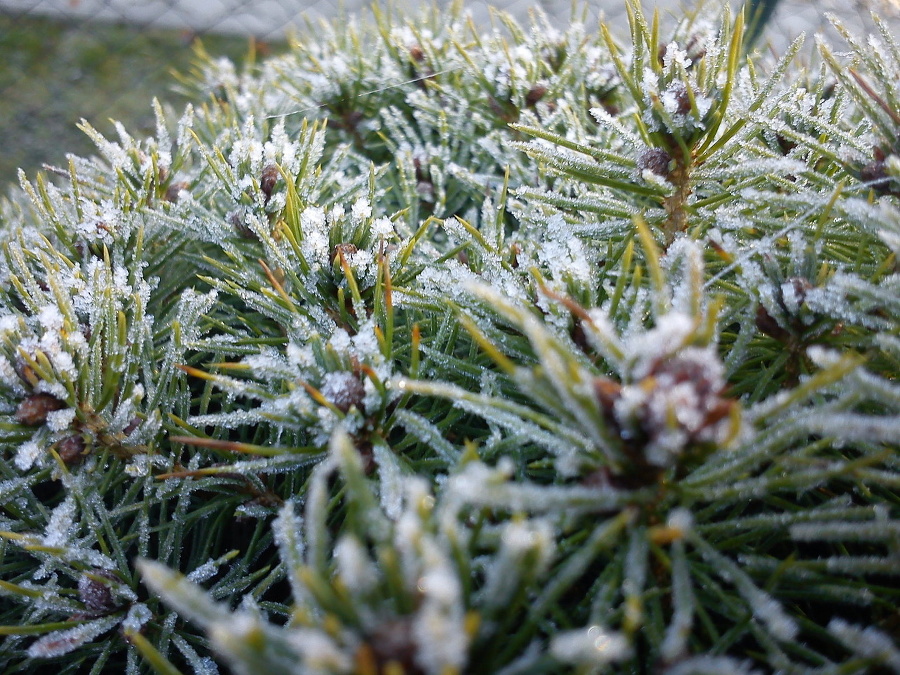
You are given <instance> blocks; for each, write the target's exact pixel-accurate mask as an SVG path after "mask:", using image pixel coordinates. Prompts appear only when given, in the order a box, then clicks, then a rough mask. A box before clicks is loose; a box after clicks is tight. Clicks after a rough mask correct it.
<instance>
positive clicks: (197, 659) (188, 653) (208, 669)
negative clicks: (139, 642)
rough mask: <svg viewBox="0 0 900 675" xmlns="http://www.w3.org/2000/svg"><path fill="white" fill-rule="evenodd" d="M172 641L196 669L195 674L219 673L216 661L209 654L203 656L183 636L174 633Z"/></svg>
mask: <svg viewBox="0 0 900 675" xmlns="http://www.w3.org/2000/svg"><path fill="white" fill-rule="evenodd" d="M173 615H174V613H173ZM172 642H173V643H174V644H175V646H176V647H177V648H178V651H180V652H181V653H182V654H183V655H184V658H185V660H186V661H187V662H188V664H189V665H190V666H191V668H192V669H193V670H194V675H219V667H218V666H217V665H216V662H215V661H213V660H212V658H211V657H209V656H204V657H201V656H200V655H199V654H198V653H197V652H196V651H195V650H194V648H193V647H191V645H190V644H188V642H187V640H185V639H184V638H183V637H181V636H180V635H173V636H172Z"/></svg>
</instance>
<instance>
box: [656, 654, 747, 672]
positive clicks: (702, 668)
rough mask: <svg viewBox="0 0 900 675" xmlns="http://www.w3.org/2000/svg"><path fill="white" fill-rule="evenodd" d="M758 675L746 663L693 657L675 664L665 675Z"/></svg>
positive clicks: (725, 658) (722, 657)
mask: <svg viewBox="0 0 900 675" xmlns="http://www.w3.org/2000/svg"><path fill="white" fill-rule="evenodd" d="M713 673H715V675H760V671H758V670H754V669H752V668H751V667H750V664H749V663H748V662H746V661H738V660H736V659H732V658H730V657H728V656H695V657H693V658H689V659H686V660H684V661H680V662H678V663H676V664H675V665H674V666H672V667H671V668H668V669H667V670H666V675H712V674H713Z"/></svg>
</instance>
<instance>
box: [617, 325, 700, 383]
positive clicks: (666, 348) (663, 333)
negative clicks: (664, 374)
mask: <svg viewBox="0 0 900 675" xmlns="http://www.w3.org/2000/svg"><path fill="white" fill-rule="evenodd" d="M694 330H695V321H694V319H693V318H692V317H690V316H688V315H687V314H683V313H681V312H670V313H669V314H666V315H664V316H661V317H660V318H659V319H658V320H657V322H656V327H655V328H653V329H652V330H650V331H647V332H646V333H644V334H642V335H635V336H632V337H630V339H629V340H627V341H626V344H627V346H628V351H629V354H630V355H631V360H632V363H633V365H632V367H631V375H632V378H633V379H641V378H644V377H646V376H647V375H648V371H649V370H650V368H651V367H652V366H653V365H654V364H655V363H656V362H658V361H659V360H660V359H662V358H664V357H666V356H668V355H670V354H674V353H675V352H677V351H678V350H679V349H681V348H682V347H684V346H685V344H687V342H688V341H689V340H690V338H691V337H692V335H693V333H694Z"/></svg>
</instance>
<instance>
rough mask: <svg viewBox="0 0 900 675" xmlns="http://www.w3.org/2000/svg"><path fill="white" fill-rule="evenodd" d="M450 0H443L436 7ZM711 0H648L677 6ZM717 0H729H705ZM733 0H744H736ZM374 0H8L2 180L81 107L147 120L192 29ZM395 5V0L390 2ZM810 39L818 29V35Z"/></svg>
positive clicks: (262, 24)
mask: <svg viewBox="0 0 900 675" xmlns="http://www.w3.org/2000/svg"><path fill="white" fill-rule="evenodd" d="M449 1H450V0H437V1H436V4H437V6H438V7H441V6H445V5H447V4H449ZM698 1H703V0H644V5H645V9H649V8H651V7H653V6H658V7H659V8H660V10H661V12H662V14H663V16H664V17H665V16H668V17H669V18H672V17H675V16H677V15H678V13H679V12H682V11H683V10H684V5H688V6H692V5H694V4H695V3H696V2H698ZM705 1H706V3H707V4H716V3H718V2H724V1H726V0H705ZM730 1H731V2H732V5H733V6H737V5H738V4H739V0H730ZM370 4H371V0H0V102H2V103H0V185H2V184H3V183H5V182H7V181H14V180H15V172H16V168H17V167H23V168H24V169H25V170H26V172H27V173H28V174H29V175H31V174H33V173H34V172H35V171H36V170H37V169H38V168H40V167H41V166H42V165H44V164H50V165H61V164H63V163H64V162H65V154H66V153H67V152H73V153H76V154H86V153H90V152H91V146H90V143H89V142H88V141H87V139H86V138H85V137H84V136H83V134H81V133H80V132H79V131H78V130H77V123H78V121H79V120H80V119H82V118H84V119H86V120H88V121H89V122H91V123H92V124H93V125H95V126H96V127H97V128H98V129H100V130H101V131H104V132H109V131H111V130H112V129H111V124H110V122H109V121H108V119H109V118H113V119H118V120H121V121H122V122H123V123H124V125H125V126H126V128H128V129H129V130H130V131H134V132H136V133H140V132H141V131H144V130H149V128H150V125H151V123H152V115H151V114H150V110H151V109H150V101H151V100H152V98H153V97H154V96H156V97H160V98H164V99H168V100H172V101H173V102H177V98H176V97H175V96H174V94H173V93H172V90H171V83H172V78H171V76H170V71H171V70H172V69H176V70H181V71H185V70H187V69H188V67H189V65H190V62H191V59H192V57H193V52H192V46H193V45H194V43H195V40H197V39H198V38H200V39H202V41H203V44H204V47H205V49H206V50H207V51H208V52H210V53H212V54H222V55H226V56H229V57H231V58H233V59H235V60H240V59H241V56H242V55H243V54H245V53H246V52H247V47H248V41H249V38H251V37H252V38H254V39H255V41H256V45H257V49H259V50H260V51H262V52H264V53H265V52H266V51H278V50H280V49H282V48H284V45H285V44H286V43H285V38H286V35H287V33H288V32H289V31H290V29H291V28H292V27H295V28H298V29H299V30H300V31H301V32H300V33H299V34H303V32H302V31H303V27H304V26H305V25H308V24H310V23H312V24H315V22H316V21H318V20H320V19H328V18H333V17H335V16H338V15H339V13H340V12H345V13H347V14H349V15H352V14H354V13H357V12H361V11H365V10H366V9H367V8H368V6H369V5H370ZM394 4H395V5H396V4H397V3H394ZM494 4H495V6H497V7H498V8H500V9H502V10H504V11H507V12H509V13H511V14H513V15H514V16H515V17H516V18H518V19H520V20H527V18H528V14H529V12H530V11H531V10H533V9H534V8H535V7H537V8H540V9H541V10H542V11H544V12H545V13H546V14H547V15H548V16H549V17H550V19H551V20H552V21H553V22H554V23H556V24H558V25H560V26H561V27H562V26H564V25H565V24H566V23H567V22H568V21H569V20H570V17H571V16H572V9H573V4H572V2H571V0H497V2H495V3H494ZM464 6H465V7H466V9H467V10H468V11H469V12H471V14H472V18H473V20H474V22H475V23H476V24H480V25H485V26H488V25H489V23H490V10H489V5H488V3H486V2H484V1H483V0H467V1H466V2H465V4H464ZM575 8H576V10H577V11H578V13H579V14H580V13H581V11H582V10H583V9H585V8H587V10H588V11H587V15H588V17H589V18H590V19H591V20H593V19H594V18H596V17H598V16H601V15H602V16H603V17H604V19H606V20H608V21H609V22H610V23H612V24H613V25H617V26H619V27H623V26H624V24H625V22H626V18H625V16H626V12H625V3H624V0H587V2H578V1H576V4H575ZM870 11H875V12H877V13H878V14H880V15H881V16H882V17H883V18H885V19H886V20H887V21H888V22H890V24H891V25H892V26H893V27H895V28H897V27H900V0H819V1H812V0H782V2H781V3H780V5H779V9H778V13H777V14H776V16H775V18H774V20H773V21H772V22H771V25H770V29H769V32H768V34H767V39H768V41H769V42H770V43H771V44H772V46H773V48H774V49H776V50H777V49H780V48H782V47H783V46H784V45H785V44H786V43H788V42H789V41H790V40H792V39H793V38H794V37H796V35H798V34H799V33H800V32H803V31H806V32H819V31H824V32H826V33H827V32H831V34H832V37H833V36H834V31H833V29H831V28H830V24H829V21H828V19H827V14H828V12H834V13H835V14H836V15H837V16H838V17H839V18H840V19H841V20H842V21H844V22H845V23H847V25H848V26H849V27H850V28H852V29H853V30H871V29H872V21H871V17H870V16H869V12H870ZM810 42H811V41H810Z"/></svg>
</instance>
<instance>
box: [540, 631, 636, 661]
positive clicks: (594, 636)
mask: <svg viewBox="0 0 900 675" xmlns="http://www.w3.org/2000/svg"><path fill="white" fill-rule="evenodd" d="M550 653H551V654H552V655H553V657H554V658H556V659H558V660H559V661H562V662H564V663H572V664H577V665H584V666H603V665H606V664H609V663H614V662H616V661H621V660H623V659H626V658H628V656H629V654H630V653H631V645H630V644H629V643H628V640H627V638H626V637H625V636H624V635H622V634H621V633H618V632H614V631H609V630H607V629H605V628H603V627H601V626H590V627H588V628H582V629H579V630H572V631H563V632H561V633H558V634H557V635H555V636H554V637H553V639H552V641H551V642H550Z"/></svg>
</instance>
